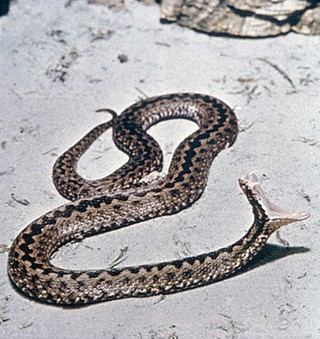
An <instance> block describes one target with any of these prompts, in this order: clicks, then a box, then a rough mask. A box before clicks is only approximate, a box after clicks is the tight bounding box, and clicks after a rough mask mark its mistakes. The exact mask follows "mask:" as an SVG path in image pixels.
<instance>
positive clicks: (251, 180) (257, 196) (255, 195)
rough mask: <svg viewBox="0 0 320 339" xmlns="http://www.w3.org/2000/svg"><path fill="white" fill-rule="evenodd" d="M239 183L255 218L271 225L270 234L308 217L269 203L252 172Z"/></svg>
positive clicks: (302, 212)
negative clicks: (265, 219)
mask: <svg viewBox="0 0 320 339" xmlns="http://www.w3.org/2000/svg"><path fill="white" fill-rule="evenodd" d="M239 182H240V185H241V188H242V189H243V191H244V193H245V194H246V196H247V198H248V200H249V202H250V204H251V205H252V206H253V208H254V211H255V212H256V213H255V215H256V217H258V219H259V218H262V217H263V218H267V219H268V223H269V224H270V225H272V229H273V230H272V232H274V231H275V230H277V229H279V228H280V227H281V226H284V225H287V224H291V223H293V222H297V221H302V220H304V219H307V218H309V216H310V214H309V213H308V212H305V211H293V210H289V209H284V208H281V207H279V206H277V205H276V204H274V203H273V202H272V201H270V200H269V199H268V198H267V197H266V195H265V193H264V191H263V189H262V187H261V183H260V181H259V179H258V177H257V175H256V174H255V173H254V172H253V173H250V174H247V175H246V176H245V177H243V178H241V179H240V180H239Z"/></svg>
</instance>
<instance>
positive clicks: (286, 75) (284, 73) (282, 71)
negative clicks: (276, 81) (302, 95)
mask: <svg viewBox="0 0 320 339" xmlns="http://www.w3.org/2000/svg"><path fill="white" fill-rule="evenodd" d="M258 60H260V61H263V62H265V63H266V64H268V65H269V66H271V67H272V68H273V69H275V70H276V71H277V72H278V73H279V74H280V75H282V76H283V78H284V79H285V80H287V81H288V82H289V84H290V85H291V87H292V88H294V89H297V88H296V86H295V85H294V83H293V81H292V80H291V79H290V77H289V75H288V74H287V73H286V72H285V71H284V70H282V69H281V68H280V67H279V66H277V65H275V64H274V63H272V62H271V61H269V60H268V59H266V58H258Z"/></svg>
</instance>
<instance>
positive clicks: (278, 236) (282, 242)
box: [276, 231, 289, 247]
mask: <svg viewBox="0 0 320 339" xmlns="http://www.w3.org/2000/svg"><path fill="white" fill-rule="evenodd" d="M276 237H277V240H278V241H279V242H280V244H282V245H284V246H287V247H288V246H289V242H288V241H287V240H285V239H282V238H281V235H280V232H279V231H277V232H276Z"/></svg>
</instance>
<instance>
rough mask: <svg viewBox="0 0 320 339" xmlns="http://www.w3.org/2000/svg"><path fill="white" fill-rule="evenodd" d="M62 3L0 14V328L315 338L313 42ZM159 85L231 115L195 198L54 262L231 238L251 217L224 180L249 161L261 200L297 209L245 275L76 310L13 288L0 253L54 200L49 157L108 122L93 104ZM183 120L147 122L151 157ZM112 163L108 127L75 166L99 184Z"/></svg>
mask: <svg viewBox="0 0 320 339" xmlns="http://www.w3.org/2000/svg"><path fill="white" fill-rule="evenodd" d="M66 4H67V1H66V0H65V1H52V2H48V1H38V2H37V4H36V3H35V2H34V1H31V0H25V1H17V2H16V3H14V4H13V5H12V6H11V11H10V14H9V16H7V17H2V18H1V70H0V72H1V73H0V85H1V112H0V146H1V147H0V154H1V158H0V159H1V163H0V190H1V196H0V206H1V233H0V244H1V248H0V292H1V294H0V337H1V338H45V337H46V338H110V339H111V338H117V339H118V338H119V339H120V338H123V339H125V338H139V339H140V338H143V339H144V338H154V339H160V338H166V339H169V338H171V339H173V338H319V337H320V323H319V316H320V306H319V304H320V284H319V270H318V268H319V265H320V259H319V258H320V256H319V248H320V246H319V245H320V240H319V226H320V215H319V205H320V197H319V188H320V187H319V186H320V185H319V177H320V169H319V155H320V140H319V135H320V134H319V132H320V127H319V126H320V124H319V120H320V105H319V79H320V67H319V66H320V59H319V48H318V46H319V37H306V36H302V35H296V34H289V35H287V36H283V37H278V38H274V39H263V40H240V39H230V38H221V37H209V36H206V35H204V34H199V33H196V32H193V31H191V30H188V29H185V28H181V27H178V26H175V25H162V24H160V23H159V20H158V18H159V8H158V6H157V5H151V6H145V5H142V4H139V3H138V2H135V1H127V10H125V11H119V12H115V11H111V10H109V9H107V8H105V7H103V6H99V5H88V4H87V3H86V1H84V0H83V1H82V0H78V1H73V2H71V5H69V6H65V5H66ZM126 59H127V60H126ZM121 61H122V62H121ZM123 61H125V62H123ZM170 92H200V93H207V94H211V95H214V96H217V97H218V98H220V99H222V100H224V101H226V102H227V103H228V104H229V105H230V106H231V107H233V108H234V109H235V112H236V114H237V116H238V117H239V120H240V124H241V133H240V134H239V137H238V140H237V142H236V143H235V144H234V146H233V147H232V148H230V149H228V150H225V151H224V152H222V153H221V154H220V155H219V157H218V158H217V159H216V160H215V161H214V163H213V165H212V169H211V172H210V178H209V183H208V186H207V188H206V191H205V193H204V194H203V196H202V198H201V199H200V200H199V201H198V202H197V203H195V204H194V205H193V206H192V207H191V208H189V209H187V210H185V211H182V212H181V213H179V214H177V215H174V216H170V217H165V218H159V219H156V220H151V221H149V222H145V223H142V224H140V225H136V226H135V227H130V228H128V229H123V230H120V231H118V232H114V233H111V234H106V235H101V236H97V237H94V238H92V239H87V240H85V241H83V242H81V243H78V244H75V245H68V246H65V247H64V248H63V249H61V250H60V251H59V253H58V254H57V255H56V257H55V258H54V263H56V264H58V265H62V266H65V267H71V268H83V269H85V268H93V267H99V268H101V267H107V266H110V265H111V264H112V263H113V262H114V261H115V260H116V259H117V257H118V256H119V255H120V254H121V253H122V255H123V256H122V259H124V261H123V262H122V263H121V265H126V266H127V265H133V264H141V263H150V262H159V261H163V260H170V259H174V258H179V257H184V256H190V255H196V254H199V253H201V252H207V251H209V250H213V249H217V248H219V247H221V246H224V245H227V244H230V243H232V242H233V241H235V240H236V239H238V238H239V237H241V236H242V235H243V234H244V232H245V231H246V230H247V229H248V227H249V226H250V223H251V221H252V215H251V212H250V206H249V205H248V203H247V202H246V200H245V198H244V196H243V195H242V194H241V193H240V189H239V187H238V184H237V180H238V178H239V177H240V176H241V175H243V174H245V173H247V172H250V171H252V170H257V171H258V172H259V173H260V175H261V176H262V179H263V186H264V188H265V189H266V191H267V193H268V195H269V197H271V198H272V200H274V201H275V202H276V203H278V204H280V205H281V206H283V207H286V208H294V209H297V210H307V211H308V212H310V213H311V218H310V219H308V220H306V221H305V222H301V223H298V224H295V225H291V226H288V227H286V228H284V229H283V230H281V232H280V235H279V236H278V237H276V236H273V237H272V238H271V239H270V241H269V244H270V245H269V246H267V248H266V250H265V251H264V253H263V255H262V257H261V259H260V261H259V262H258V263H257V265H255V266H254V267H251V268H252V269H251V270H249V271H248V272H245V273H243V274H239V275H237V276H235V277H233V278H232V279H228V280H225V281H222V282H219V283H216V284H213V285H210V286H207V287H204V288H198V289H195V290H192V291H189V292H184V293H179V294H175V295H170V296H166V297H152V298H144V299H127V300H121V301H115V302H109V303H101V304H98V305H92V306H89V307H84V308H78V309H64V308H59V307H53V306H47V305H44V304H40V303H37V302H36V301H31V300H29V299H27V298H25V297H23V296H22V295H20V294H18V293H17V292H16V291H15V290H14V289H13V288H12V286H11V284H10V283H9V280H8V277H7V274H6V260H7V248H8V246H10V244H11V242H12V240H13V239H14V237H15V236H16V235H17V233H18V232H19V231H20V230H21V229H22V228H23V227H24V226H26V225H27V224H28V223H29V222H31V221H32V220H34V219H35V218H37V217H38V216H40V215H41V214H43V213H45V212H47V211H49V210H51V209H53V208H55V207H57V206H59V205H62V204H64V203H65V202H66V201H65V200H64V199H63V198H62V197H61V196H59V194H58V193H57V192H56V190H55V188H54V186H53V184H52V181H51V168H52V165H53V163H54V161H55V159H56V158H57V156H58V155H59V154H61V153H62V152H63V151H65V150H66V149H67V148H68V147H69V146H71V145H72V144H73V143H74V142H75V141H77V140H78V139H79V138H80V137H82V136H83V135H84V134H85V133H86V132H87V131H88V130H90V129H91V128H92V127H94V126H96V125H97V124H99V123H101V122H103V121H106V119H108V118H109V117H108V114H106V113H95V110H96V109H98V108H102V107H109V108H112V109H114V110H116V111H118V112H121V111H122V110H123V109H125V108H126V107H128V106H129V105H131V104H132V103H134V102H135V101H136V100H138V99H139V98H142V97H144V94H145V95H147V96H153V95H159V94H164V93H170ZM194 129H195V125H194V124H193V123H191V122H184V121H183V122H181V121H169V122H165V123H161V124H159V125H158V126H156V127H154V128H153V129H152V131H151V133H152V134H153V135H154V136H155V137H156V138H157V140H159V142H160V144H161V146H162V147H163V150H164V154H165V159H166V164H168V161H169V160H170V156H171V155H172V152H173V150H174V148H175V147H176V145H177V144H178V143H179V142H180V141H181V140H182V139H183V138H184V137H185V136H187V135H188V134H189V133H191V132H192V131H193V130H194ZM125 161H126V156H125V155H123V154H122V153H121V152H120V151H118V150H117V149H116V148H115V147H114V146H113V143H112V141H111V133H110V132H107V133H106V134H105V135H104V136H103V138H101V139H99V140H98V141H97V142H95V144H94V145H93V147H92V148H91V149H90V150H89V151H88V152H87V154H85V156H84V157H83V159H81V161H80V165H79V166H80V173H81V174H82V175H84V176H85V177H88V178H97V177H101V176H102V175H105V174H106V173H110V172H112V171H113V170H114V169H116V168H118V167H119V166H120V165H121V164H123V163H124V162H125ZM121 265H120V266H121Z"/></svg>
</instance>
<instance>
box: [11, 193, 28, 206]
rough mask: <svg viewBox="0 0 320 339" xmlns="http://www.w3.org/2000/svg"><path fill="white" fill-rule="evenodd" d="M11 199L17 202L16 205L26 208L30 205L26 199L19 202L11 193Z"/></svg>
mask: <svg viewBox="0 0 320 339" xmlns="http://www.w3.org/2000/svg"><path fill="white" fill-rule="evenodd" d="M11 198H12V199H13V200H14V201H15V202H17V203H18V204H21V205H23V206H28V205H30V202H29V201H28V200H27V199H23V200H20V199H17V198H16V197H15V196H14V194H13V193H11Z"/></svg>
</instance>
